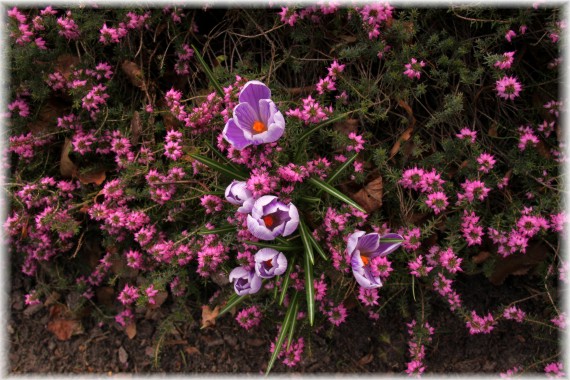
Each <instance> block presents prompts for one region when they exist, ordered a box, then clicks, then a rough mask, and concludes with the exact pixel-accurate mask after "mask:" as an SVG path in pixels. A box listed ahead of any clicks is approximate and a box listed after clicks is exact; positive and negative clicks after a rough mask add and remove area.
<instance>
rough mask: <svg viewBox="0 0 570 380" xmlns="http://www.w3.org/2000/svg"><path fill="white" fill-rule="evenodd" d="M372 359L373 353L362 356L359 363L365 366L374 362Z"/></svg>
mask: <svg viewBox="0 0 570 380" xmlns="http://www.w3.org/2000/svg"><path fill="white" fill-rule="evenodd" d="M372 360H374V355H372V354H368V355H364V356H363V357H361V358H360V360H358V365H360V366H363V365H366V364H370V363H372Z"/></svg>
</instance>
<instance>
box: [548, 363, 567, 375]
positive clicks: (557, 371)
mask: <svg viewBox="0 0 570 380" xmlns="http://www.w3.org/2000/svg"><path fill="white" fill-rule="evenodd" d="M563 369H564V366H563V364H562V363H560V362H554V363H550V364H547V365H546V366H545V367H544V372H545V373H546V375H547V376H548V377H564V376H566V374H565V373H564V372H563V371H562V370H563Z"/></svg>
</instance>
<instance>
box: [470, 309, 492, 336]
mask: <svg viewBox="0 0 570 380" xmlns="http://www.w3.org/2000/svg"><path fill="white" fill-rule="evenodd" d="M495 324H496V322H495V320H494V319H493V315H492V314H491V313H489V314H487V316H486V317H480V316H478V315H477V313H476V312H475V311H472V312H471V317H470V318H468V320H467V323H466V324H465V325H466V326H467V328H469V334H471V335H475V334H489V333H490V332H491V331H492V330H493V328H494V327H493V326H494V325H495Z"/></svg>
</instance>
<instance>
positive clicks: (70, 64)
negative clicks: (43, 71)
mask: <svg viewBox="0 0 570 380" xmlns="http://www.w3.org/2000/svg"><path fill="white" fill-rule="evenodd" d="M80 62H81V61H80V59H79V57H77V56H75V55H72V54H62V55H60V56H59V57H57V59H56V61H55V67H54V70H55V71H59V72H60V73H61V75H63V77H64V78H65V80H66V81H68V80H69V77H70V76H71V73H73V70H74V69H75V66H77V65H78V64H79V63H80Z"/></svg>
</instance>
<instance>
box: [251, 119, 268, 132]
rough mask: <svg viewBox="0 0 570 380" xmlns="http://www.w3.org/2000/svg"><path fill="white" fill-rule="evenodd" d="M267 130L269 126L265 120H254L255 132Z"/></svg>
mask: <svg viewBox="0 0 570 380" xmlns="http://www.w3.org/2000/svg"><path fill="white" fill-rule="evenodd" d="M265 131H267V126H266V125H265V123H264V122H262V121H259V120H256V121H254V122H253V132H255V133H261V132H265Z"/></svg>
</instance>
